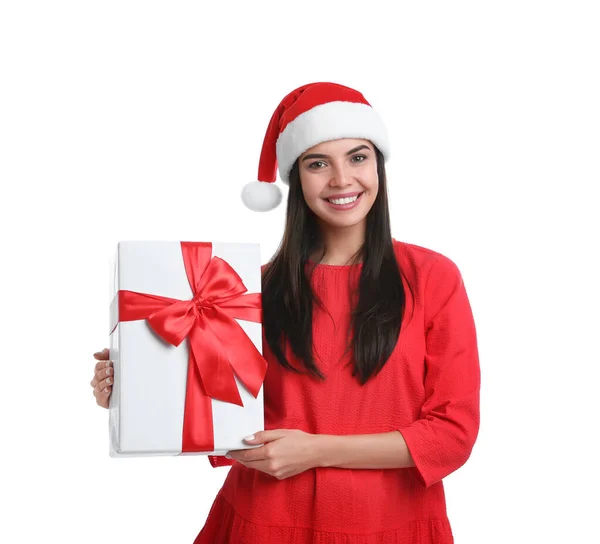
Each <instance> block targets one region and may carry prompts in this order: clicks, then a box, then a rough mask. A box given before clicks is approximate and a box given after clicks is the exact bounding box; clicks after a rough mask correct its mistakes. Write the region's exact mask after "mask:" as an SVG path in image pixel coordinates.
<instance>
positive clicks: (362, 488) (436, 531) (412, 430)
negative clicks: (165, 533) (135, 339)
mask: <svg viewBox="0 0 600 544" xmlns="http://www.w3.org/2000/svg"><path fill="white" fill-rule="evenodd" d="M393 243H394V249H395V252H396V257H397V259H398V261H399V264H400V266H401V269H402V271H403V273H405V274H406V275H407V276H408V281H409V282H410V284H411V286H412V290H413V292H414V295H415V301H414V303H413V300H412V297H411V294H410V290H408V289H407V286H406V283H405V282H406V279H405V278H404V277H403V278H402V281H403V283H404V288H405V293H406V304H407V306H406V310H405V316H406V317H405V320H404V322H403V325H402V331H401V334H400V341H399V342H398V343H397V344H396V347H395V349H394V352H393V353H392V355H391V357H390V358H389V359H388V361H387V362H386V364H385V366H384V368H383V370H382V371H381V372H380V373H379V374H378V375H377V376H376V377H375V378H371V379H370V380H369V381H367V383H366V384H365V385H364V386H361V385H360V383H359V382H358V379H357V378H356V377H352V367H351V366H350V365H349V363H350V362H351V358H352V350H351V349H350V350H349V351H348V352H347V353H346V354H345V355H343V353H344V350H345V347H346V330H347V328H348V325H349V320H350V299H349V296H347V294H348V293H349V289H352V288H356V282H357V280H358V275H359V271H360V268H361V267H362V263H358V264H354V265H346V266H336V265H326V264H320V265H318V266H317V267H316V268H315V270H314V273H313V276H312V278H311V284H312V286H313V289H314V291H315V292H316V293H317V294H318V295H319V296H320V297H321V299H322V301H323V303H324V305H325V307H326V308H327V310H328V312H325V311H323V310H322V309H321V308H319V307H318V306H317V305H316V304H315V307H314V309H313V327H314V329H313V330H314V332H313V335H314V339H313V340H314V353H315V358H316V362H317V364H318V366H319V368H320V369H321V370H322V372H323V373H324V374H325V375H326V376H327V378H326V379H325V380H324V381H319V380H317V379H316V378H313V377H312V376H311V375H308V374H298V375H297V374H294V373H291V372H288V371H286V370H285V369H283V367H281V365H280V364H279V363H278V362H277V360H276V358H275V357H274V355H273V354H272V352H271V351H270V349H269V347H268V344H267V343H266V340H265V338H264V334H263V352H264V356H265V358H266V359H267V362H268V363H269V367H268V371H267V375H266V378H265V382H264V389H263V393H264V403H265V430H271V429H301V430H303V431H305V432H308V433H312V434H334V435H349V434H372V433H388V432H391V431H394V430H396V431H399V432H400V433H401V434H402V436H403V437H404V440H405V441H406V443H407V446H408V449H409V450H410V453H411V455H412V457H413V459H414V462H415V466H413V467H405V468H397V469H347V468H339V467H317V468H313V469H310V470H307V471H305V472H303V473H301V474H298V475H296V476H292V477H289V478H284V479H282V480H278V479H277V478H274V477H272V476H270V475H268V474H266V473H264V472H262V471H259V470H256V469H250V468H248V467H245V466H244V465H242V464H240V463H238V462H237V461H235V460H230V459H227V458H225V457H224V456H209V460H210V462H211V464H212V466H213V467H216V466H223V465H231V469H230V470H229V473H228V474H227V477H226V479H225V482H224V483H223V486H222V488H221V489H220V491H219V492H218V494H217V496H216V498H215V500H214V502H213V505H212V507H211V510H210V512H209V514H208V517H207V519H206V523H205V525H204V527H203V529H202V530H201V531H200V533H199V534H198V536H197V537H196V539H195V541H194V544H270V543H273V544H309V543H310V544H451V543H453V542H454V538H453V534H452V529H451V527H450V522H449V520H448V517H447V515H446V502H445V495H444V486H443V483H442V479H443V478H444V477H445V476H447V475H448V474H450V473H452V472H454V471H455V470H456V469H458V468H459V467H461V466H462V465H463V464H464V463H465V462H466V461H467V459H468V458H469V456H470V454H471V450H472V448H473V445H474V443H475V440H476V438H477V434H478V432H479V390H480V369H479V356H478V349H477V339H476V331H475V324H474V320H473V315H472V312H471V306H470V303H469V300H468V297H467V293H466V290H465V286H464V283H463V280H462V277H461V274H460V272H459V270H458V268H457V266H456V264H455V263H454V262H453V261H452V260H450V259H449V258H448V257H445V256H444V255H442V254H440V253H437V252H435V251H433V250H430V249H426V248H423V247H420V246H416V245H414V244H408V243H405V242H400V241H397V240H393ZM413 306H414V315H413V314H412V311H413ZM411 315H412V318H411ZM286 355H287V357H288V360H289V361H290V362H291V363H292V364H294V361H296V359H294V357H293V355H292V353H291V350H289V348H288V349H286ZM257 430H258V429H257Z"/></svg>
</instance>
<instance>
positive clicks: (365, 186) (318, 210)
mask: <svg viewBox="0 0 600 544" xmlns="http://www.w3.org/2000/svg"><path fill="white" fill-rule="evenodd" d="M298 162H299V165H298V166H299V172H300V183H301V185H302V192H303V194H304V199H305V200H306V203H307V204H308V207H309V208H310V209H311V210H312V211H313V212H314V213H315V215H316V216H317V217H318V218H319V219H321V220H322V221H324V222H325V223H327V224H329V225H331V226H338V227H348V226H351V225H355V224H356V223H359V222H361V221H362V220H363V219H365V218H366V216H367V213H368V212H369V210H370V209H371V206H372V205H373V202H375V197H376V196H377V191H378V188H379V179H378V176H377V157H376V155H375V149H374V147H373V144H372V143H371V142H370V141H369V140H362V139H354V138H343V139H339V140H331V141H329V142H323V143H320V144H318V145H315V146H313V147H311V148H310V149H308V150H307V151H305V152H304V153H303V154H302V155H300V157H299V159H298ZM356 194H358V195H359V198H358V200H356V201H355V202H353V203H349V204H341V205H337V206H336V205H335V204H330V203H329V202H328V201H327V199H328V198H332V197H335V196H337V195H349V196H353V195H356Z"/></svg>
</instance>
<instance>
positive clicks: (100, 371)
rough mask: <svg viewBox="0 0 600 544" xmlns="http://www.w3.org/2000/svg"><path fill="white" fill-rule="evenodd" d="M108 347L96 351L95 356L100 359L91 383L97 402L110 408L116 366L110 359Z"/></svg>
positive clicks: (103, 406)
mask: <svg viewBox="0 0 600 544" xmlns="http://www.w3.org/2000/svg"><path fill="white" fill-rule="evenodd" d="M108 353H109V351H108V348H104V349H103V350H102V351H98V352H96V353H94V358H95V359H97V360H98V362H97V363H96V367H95V368H94V378H93V379H92V381H91V382H90V385H91V386H92V387H93V388H94V396H95V397H96V404H97V405H98V406H102V408H108V399H109V398H110V393H111V392H112V385H113V383H114V373H115V371H114V368H113V366H112V361H109V360H108Z"/></svg>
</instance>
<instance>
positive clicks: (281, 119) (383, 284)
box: [92, 83, 480, 544]
mask: <svg viewBox="0 0 600 544" xmlns="http://www.w3.org/2000/svg"><path fill="white" fill-rule="evenodd" d="M388 157H389V143H388V138H387V132H386V130H385V127H384V125H383V123H382V122H381V119H380V118H379V116H378V115H377V113H375V111H374V110H373V108H372V107H371V106H370V104H369V103H368V102H367V101H366V99H365V98H364V96H363V95H362V94H361V93H359V92H358V91H356V90H354V89H350V88H348V87H345V86H342V85H338V84H334V83H313V84H309V85H304V86H302V87H300V88H298V89H295V90H294V91H292V92H291V93H290V94H288V95H287V96H286V97H285V98H284V99H283V100H282V102H281V103H280V104H279V106H278V107H277V109H276V110H275V112H274V114H273V116H272V118H271V121H270V123H269V126H268V128H267V133H266V135H265V140H264V144H263V148H262V152H261V158H260V163H259V177H258V179H259V180H260V181H256V182H252V183H250V184H248V185H247V186H246V187H244V189H243V191H242V200H243V202H244V204H245V205H246V206H247V207H249V208H250V209H252V210H255V211H268V210H271V209H274V208H275V207H277V206H278V205H279V203H280V202H281V191H280V189H279V188H278V187H277V186H276V185H275V183H274V182H275V179H276V171H277V167H278V168H279V173H280V177H281V179H282V180H283V181H284V182H285V183H286V184H288V185H289V195H288V201H287V214H286V224H285V231H284V234H283V239H282V243H281V246H280V248H279V249H278V251H277V252H276V254H275V255H274V257H273V258H272V259H271V260H270V261H269V263H267V265H264V266H263V267H262V303H263V354H264V357H265V358H266V360H267V361H268V363H269V365H268V370H267V375H266V377H265V381H264V389H263V393H264V404H265V430H264V431H259V432H257V433H256V434H255V437H254V440H247V443H248V444H252V445H254V446H258V447H255V448H252V449H246V450H236V451H231V452H228V456H229V458H226V457H223V456H209V460H210V462H211V465H212V466H213V467H217V466H224V465H230V466H231V467H232V468H231V469H230V471H229V473H228V475H227V478H226V479H225V482H224V484H223V487H222V488H221V490H220V491H219V493H218V494H217V497H216V498H215V500H214V502H213V505H212V508H211V510H210V513H209V515H208V518H207V520H206V523H205V525H204V527H203V529H202V530H201V531H200V533H199V534H198V536H197V537H196V539H195V541H194V543H195V544H208V543H210V544H221V543H223V544H225V543H238V544H242V543H243V544H258V543H261V544H263V543H285V544H300V543H319V544H342V543H343V544H359V543H360V544H376V543H377V544H388V543H389V544H392V543H394V544H397V543H400V542H406V543H409V542H410V543H415V544H417V543H423V544H424V543H436V544H449V543H452V542H453V541H454V540H453V534H452V530H451V527H450V523H449V520H448V518H447V515H446V504H445V495H444V487H443V483H442V479H443V478H444V477H445V476H447V475H448V474H450V473H451V472H453V471H455V470H456V469H458V468H459V467H460V466H462V465H463V464H464V463H465V462H466V461H467V459H468V458H469V456H470V454H471V450H472V448H473V445H474V443H475V440H476V438H477V434H478V432H479V390H480V369H479V357H478V349H477V338H476V331H475V324H474V320H473V315H472V312H471V307H470V304H469V300H468V297H467V293H466V290H465V286H464V284H463V281H462V277H461V274H460V272H459V270H458V268H457V266H456V264H455V263H454V262H453V261H452V260H450V259H449V258H448V257H446V256H444V255H442V254H440V253H438V252H436V251H433V250H430V249H426V248H424V247H421V246H417V245H414V244H409V243H406V242H400V241H398V240H395V239H394V238H392V236H391V233H390V218H389V210H388V200H387V187H386V174H385V162H386V160H387V159H388ZM107 357H108V350H104V352H102V353H98V354H96V358H98V359H106V358H107ZM106 364H107V365H109V363H106ZM111 370H112V369H111V367H110V365H109V366H108V370H107V369H105V368H104V363H103V362H99V363H98V364H97V366H96V373H95V376H94V379H93V380H92V386H93V387H94V394H95V395H96V397H97V402H98V403H99V404H101V405H102V406H107V405H108V396H109V395H110V383H109V382H107V380H110V378H111V375H109V376H108V377H106V372H108V373H109V374H111ZM107 384H108V385H107ZM105 388H107V389H105Z"/></svg>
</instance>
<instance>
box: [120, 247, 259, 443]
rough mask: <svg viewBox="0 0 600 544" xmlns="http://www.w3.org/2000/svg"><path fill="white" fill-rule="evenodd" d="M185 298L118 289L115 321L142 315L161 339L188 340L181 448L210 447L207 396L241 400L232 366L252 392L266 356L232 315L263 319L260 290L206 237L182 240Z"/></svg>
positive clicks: (210, 423) (210, 417)
mask: <svg viewBox="0 0 600 544" xmlns="http://www.w3.org/2000/svg"><path fill="white" fill-rule="evenodd" d="M181 251H182V254H183V261H184V264H185V271H186V275H187V278H188V281H189V283H190V286H191V288H192V293H193V297H192V298H191V299H190V300H178V299H173V298H168V297H162V296H159V295H152V294H148V293H137V292H134V291H127V290H119V292H118V304H119V322H121V321H137V320H140V319H146V320H147V321H148V324H149V325H150V327H152V329H153V330H154V331H155V332H156V333H157V334H158V335H159V336H161V337H162V338H163V339H164V340H166V341H167V342H169V343H170V344H172V345H174V346H179V345H180V344H181V342H183V340H184V339H185V338H187V339H188V341H189V348H190V349H189V359H188V374H187V386H186V399H185V413H184V422H183V437H182V438H183V440H182V452H203V451H214V432H213V420H212V407H211V401H210V399H211V398H213V399H219V400H222V401H224V402H230V403H233V404H237V405H238V406H243V403H242V399H241V397H240V394H239V391H238V389H237V385H236V382H235V378H234V374H233V371H235V374H236V375H237V376H238V378H239V379H240V381H241V382H242V383H243V384H244V386H245V387H246V388H247V389H248V391H249V392H250V393H252V395H253V396H254V398H256V397H257V395H258V392H259V391H260V388H261V385H262V383H263V380H264V377H265V374H266V371H267V362H266V360H265V359H264V358H263V356H262V355H261V354H260V352H259V351H258V350H257V349H256V346H255V345H254V343H253V342H252V340H250V338H248V336H247V335H246V333H245V332H244V330H243V329H242V327H241V326H240V325H239V323H237V321H235V319H234V318H237V319H244V320H246V321H253V322H256V323H262V303H261V294H260V293H252V294H244V293H245V292H246V291H247V290H248V289H247V288H246V286H245V285H244V283H243V282H242V279H241V278H240V277H239V275H238V274H237V273H236V271H235V270H234V269H233V268H232V267H231V266H230V265H229V263H227V262H226V261H224V260H223V259H221V258H219V257H212V258H211V255H212V244H211V243H210V242H181Z"/></svg>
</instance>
